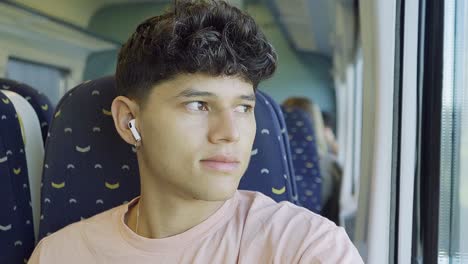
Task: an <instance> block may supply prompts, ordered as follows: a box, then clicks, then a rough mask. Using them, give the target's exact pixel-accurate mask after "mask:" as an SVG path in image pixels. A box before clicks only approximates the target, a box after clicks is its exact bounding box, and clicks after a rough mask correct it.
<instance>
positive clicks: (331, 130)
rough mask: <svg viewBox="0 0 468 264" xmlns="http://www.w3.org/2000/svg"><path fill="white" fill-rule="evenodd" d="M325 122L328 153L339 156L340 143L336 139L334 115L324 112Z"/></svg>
mask: <svg viewBox="0 0 468 264" xmlns="http://www.w3.org/2000/svg"><path fill="white" fill-rule="evenodd" d="M322 117H323V122H324V124H325V132H324V133H325V141H326V142H327V145H328V153H330V154H332V155H333V156H335V157H337V156H338V142H337V141H336V137H335V131H336V127H335V119H334V117H333V116H332V114H330V113H328V112H322Z"/></svg>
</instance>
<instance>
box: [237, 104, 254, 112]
mask: <svg viewBox="0 0 468 264" xmlns="http://www.w3.org/2000/svg"><path fill="white" fill-rule="evenodd" d="M235 111H236V112H239V113H250V112H252V111H253V106H251V105H239V106H237V107H236V109H235Z"/></svg>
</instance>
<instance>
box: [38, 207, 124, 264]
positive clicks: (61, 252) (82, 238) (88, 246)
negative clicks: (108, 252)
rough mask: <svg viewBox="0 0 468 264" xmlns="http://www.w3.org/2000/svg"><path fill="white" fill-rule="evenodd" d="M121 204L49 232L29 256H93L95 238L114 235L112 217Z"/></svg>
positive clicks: (42, 257)
mask: <svg viewBox="0 0 468 264" xmlns="http://www.w3.org/2000/svg"><path fill="white" fill-rule="evenodd" d="M122 206H124V205H122ZM122 206H118V207H114V208H112V209H109V210H107V211H104V212H101V213H99V214H97V215H95V216H92V217H90V218H87V219H83V220H81V221H78V222H75V223H72V224H70V225H68V226H66V227H64V228H62V229H60V230H58V231H56V232H54V233H52V234H49V235H48V236H47V237H44V238H43V239H41V241H40V242H39V243H38V245H37V246H36V248H35V250H34V252H33V255H32V257H31V258H39V257H40V258H41V259H42V260H43V261H44V260H49V259H56V260H58V259H60V260H62V259H64V258H67V259H73V256H76V257H80V258H79V259H83V257H85V256H86V255H88V256H93V255H94V252H93V251H94V250H93V244H95V243H96V241H95V240H96V239H99V240H102V239H112V237H113V236H115V234H116V233H115V231H116V225H115V224H113V220H112V219H113V217H114V214H115V212H117V211H118V210H121V209H122ZM101 242H103V241H101ZM43 261H42V262H43ZM42 262H41V263H42ZM32 263H35V262H32Z"/></svg>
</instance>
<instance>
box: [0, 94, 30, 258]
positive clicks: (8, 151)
mask: <svg viewBox="0 0 468 264" xmlns="http://www.w3.org/2000/svg"><path fill="white" fill-rule="evenodd" d="M0 176H1V177H0V197H1V198H0V199H1V201H2V203H1V205H0V206H1V208H0V263H23V262H25V260H27V259H28V258H29V256H30V254H31V253H32V250H33V249H34V230H33V219H32V210H31V205H30V204H31V199H30V192H29V183H28V168H27V165H26V156H25V150H24V145H23V139H22V132H21V127H20V123H19V120H18V115H17V113H16V110H15V108H14V106H13V104H12V102H11V101H10V99H9V98H8V97H7V96H6V95H5V94H4V93H3V92H2V91H0Z"/></svg>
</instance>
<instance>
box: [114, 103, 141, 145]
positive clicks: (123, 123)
mask: <svg viewBox="0 0 468 264" xmlns="http://www.w3.org/2000/svg"><path fill="white" fill-rule="evenodd" d="M139 110H140V107H139V105H138V104H137V103H136V102H135V101H133V100H131V99H130V98H128V97H125V96H117V97H116V98H115V99H114V101H112V118H113V119H114V125H115V128H116V130H117V132H118V133H119V135H120V137H121V138H122V139H123V140H125V142H127V143H128V144H131V145H134V144H135V143H136V140H135V138H134V137H133V135H132V132H131V131H130V128H129V127H128V122H130V120H132V119H135V127H136V129H137V130H138V131H140V130H139V120H138V115H139Z"/></svg>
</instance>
